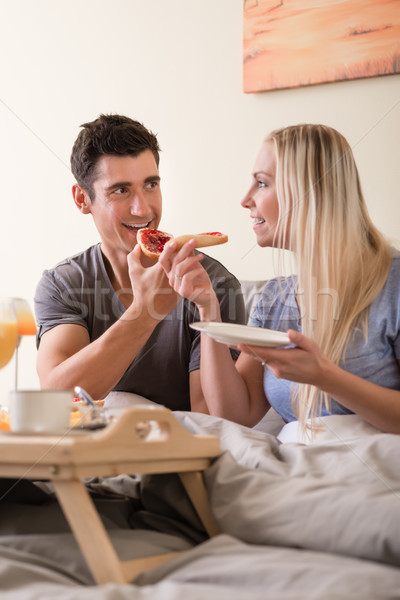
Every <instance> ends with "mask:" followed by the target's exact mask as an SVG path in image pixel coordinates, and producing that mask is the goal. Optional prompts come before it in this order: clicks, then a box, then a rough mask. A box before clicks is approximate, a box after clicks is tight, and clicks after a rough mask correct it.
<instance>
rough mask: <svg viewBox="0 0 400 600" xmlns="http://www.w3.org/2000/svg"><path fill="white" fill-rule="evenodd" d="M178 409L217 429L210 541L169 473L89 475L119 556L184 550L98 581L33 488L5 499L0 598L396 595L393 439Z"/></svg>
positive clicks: (399, 443) (52, 505) (399, 487)
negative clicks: (303, 438) (311, 432)
mask: <svg viewBox="0 0 400 600" xmlns="http://www.w3.org/2000/svg"><path fill="white" fill-rule="evenodd" d="M174 416H175V418H176V419H177V420H178V421H179V422H180V423H181V424H182V425H183V426H184V427H185V429H187V430H188V431H189V432H190V433H194V434H205V435H217V436H218V437H219V439H220V443H221V454H220V455H219V456H218V458H216V459H215V460H214V461H213V462H212V464H211V465H210V467H209V468H208V469H206V471H205V472H204V475H205V483H206V487H207V490H208V495H209V499H210V505H211V509H212V511H213V514H214V518H215V520H216V522H217V524H218V526H219V528H220V531H221V533H220V534H219V535H216V536H215V537H213V538H211V539H210V538H208V536H207V534H206V533H205V531H204V529H203V528H202V526H201V523H200V521H199V519H198V517H197V515H196V513H195V511H194V510H193V507H192V505H191V502H190V501H189V499H188V498H187V497H186V496H185V494H184V492H183V488H182V485H181V483H180V481H179V479H178V477H177V476H176V475H174V474H162V475H146V476H143V477H138V476H134V475H133V476H128V475H119V476H116V477H108V478H105V479H101V478H93V479H91V480H88V481H87V482H86V485H87V487H88V489H90V490H91V493H92V496H93V498H94V499H95V502H96V505H97V507H98V510H99V512H100V514H101V516H102V519H103V522H104V524H105V525H106V527H107V530H108V533H109V535H110V538H111V539H112V542H113V544H114V546H115V548H116V550H117V552H118V555H119V556H120V557H121V559H126V560H128V559H133V558H136V557H138V556H146V555H149V554H160V553H163V552H178V551H185V552H183V553H182V554H180V555H179V556H177V557H176V558H173V559H171V560H169V561H167V562H165V563H163V564H162V565H160V566H158V567H156V568H154V569H151V570H149V571H146V572H144V573H142V574H141V575H139V576H138V577H137V578H136V579H135V580H134V581H133V582H132V583H131V584H126V585H124V584H114V583H108V584H106V585H102V586H96V585H95V584H94V581H93V579H92V576H91V574H90V572H89V570H88V568H87V566H86V563H85V561H84V559H83V557H82V555H81V553H80V550H79V548H78V546H77V544H76V542H75V540H74V537H73V535H72V534H71V532H70V530H69V527H68V525H67V523H66V521H65V519H64V517H63V515H62V512H61V510H60V508H59V506H58V503H57V501H56V500H55V499H54V498H53V497H52V495H51V494H49V492H50V490H47V491H46V500H44V499H43V498H44V496H40V495H39V496H38V494H37V493H34V492H33V491H32V488H31V487H29V486H28V487H27V488H26V489H24V490H22V492H23V493H22V494H20V497H19V498H14V500H13V501H8V502H4V501H3V502H2V503H1V513H0V533H1V536H0V559H1V560H0V586H1V598H2V599H3V598H5V599H6V598H12V599H13V600H15V599H18V598H21V599H24V600H31V599H32V600H33V599H34V598H35V599H36V598H41V599H44V598H55V597H57V598H59V599H60V600H62V599H63V598H68V599H75V598H76V599H77V600H78V599H79V600H80V599H86V598H96V599H100V600H103V599H108V598H113V599H114V598H117V599H118V598H121V599H124V598H138V599H141V598H143V599H144V598H150V597H151V598H152V599H155V600H158V599H163V600H165V599H169V598H171V599H174V600H175V599H177V600H181V599H182V600H183V599H185V600H186V599H187V598H191V599H192V598H214V597H215V598H230V599H233V600H236V599H242V598H243V599H244V598H246V599H248V598H254V599H257V598H274V599H280V598H282V599H283V598H285V599H286V598H395V597H398V594H399V590H400V570H399V565H400V466H399V459H398V457H399V450H400V438H399V436H396V435H389V434H382V433H379V432H378V431H373V430H368V428H367V429H366V430H365V429H364V428H363V427H362V426H360V423H358V429H357V426H356V427H353V426H352V425H351V424H350V425H346V426H343V423H344V422H345V423H347V421H343V419H347V417H342V424H341V425H340V423H339V426H338V423H337V421H336V423H334V424H333V425H331V424H330V422H329V421H327V423H328V428H327V429H328V432H329V433H330V437H327V438H326V439H324V440H322V441H319V442H315V443H312V444H305V443H298V442H280V441H279V439H277V437H275V436H273V435H271V434H269V433H265V432H263V431H258V430H252V429H248V428H246V427H242V426H239V425H236V424H234V423H230V422H228V421H225V420H223V419H218V418H215V417H210V416H208V415H200V414H196V413H183V412H182V413H180V412H177V413H175V414H174ZM351 418H352V417H351V416H350V419H351ZM327 419H328V420H329V419H330V417H328V418H327ZM355 425H357V424H355ZM335 427H336V428H335ZM30 485H32V486H33V484H30ZM45 485H46V484H45V483H43V484H42V486H45ZM39 490H40V491H41V492H43V494H44V493H45V492H44V488H43V489H42V488H40V486H39Z"/></svg>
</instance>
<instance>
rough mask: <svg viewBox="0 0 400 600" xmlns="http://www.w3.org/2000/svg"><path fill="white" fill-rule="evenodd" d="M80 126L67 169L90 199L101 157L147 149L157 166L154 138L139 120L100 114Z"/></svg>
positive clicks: (131, 153) (156, 143)
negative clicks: (69, 166)
mask: <svg viewBox="0 0 400 600" xmlns="http://www.w3.org/2000/svg"><path fill="white" fill-rule="evenodd" d="M81 127H83V129H82V130H81V131H80V133H79V135H78V137H77V138H76V141H75V143H74V146H73V148H72V153H71V170H72V173H73V175H74V177H75V179H76V181H77V183H78V184H79V185H80V186H81V187H82V188H83V189H84V190H85V191H86V192H87V193H88V194H89V197H90V199H91V200H93V199H94V189H93V183H94V181H95V180H96V165H97V162H98V160H99V158H100V157H101V156H104V155H107V154H108V155H110V154H111V155H114V156H138V155H139V154H141V153H142V152H144V151H145V150H150V151H151V152H152V153H153V156H154V158H155V161H156V163H157V166H158V164H159V162H160V155H159V152H160V147H159V145H158V141H157V137H156V136H155V135H154V134H153V133H152V132H151V131H149V130H148V129H146V127H145V126H144V125H143V124H142V123H139V121H134V120H133V119H130V118H129V117H124V116H122V115H100V116H99V117H98V118H97V119H96V120H95V121H92V122H90V123H84V124H83V125H81Z"/></svg>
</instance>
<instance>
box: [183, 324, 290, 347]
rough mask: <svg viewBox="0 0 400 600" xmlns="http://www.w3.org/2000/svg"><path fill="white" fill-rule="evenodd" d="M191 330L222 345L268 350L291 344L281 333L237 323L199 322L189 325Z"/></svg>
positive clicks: (284, 334)
mask: <svg viewBox="0 0 400 600" xmlns="http://www.w3.org/2000/svg"><path fill="white" fill-rule="evenodd" d="M190 327H192V329H197V331H204V333H206V334H207V335H209V336H210V337H211V338H213V339H214V340H216V341H217V342H222V343H223V344H232V345H234V346H236V345H237V344H248V345H250V346H264V347H266V348H267V347H268V348H279V347H280V346H288V345H289V344H290V343H291V342H290V340H289V338H288V336H287V335H286V333H283V332H282V331H274V330H272V329H263V328H262V327H250V326H248V325H239V324H238V323H214V322H213V321H201V322H198V323H191V324H190Z"/></svg>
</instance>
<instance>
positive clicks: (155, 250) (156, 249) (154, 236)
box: [136, 227, 173, 260]
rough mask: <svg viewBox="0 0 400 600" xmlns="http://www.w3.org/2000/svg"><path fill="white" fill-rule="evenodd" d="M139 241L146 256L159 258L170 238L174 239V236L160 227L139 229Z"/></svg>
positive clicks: (154, 258)
mask: <svg viewBox="0 0 400 600" xmlns="http://www.w3.org/2000/svg"><path fill="white" fill-rule="evenodd" d="M136 239H137V242H138V244H139V246H140V248H141V250H142V252H143V254H145V255H146V256H148V257H149V258H152V259H153V260H158V257H159V256H160V254H161V252H162V251H163V250H164V246H165V244H166V243H167V242H169V240H172V239H173V236H172V235H171V234H169V233H165V231H160V230H159V229H149V228H148V227H145V228H144V229H139V231H138V232H137V238H136Z"/></svg>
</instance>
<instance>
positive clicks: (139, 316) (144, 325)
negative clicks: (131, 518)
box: [35, 115, 245, 412]
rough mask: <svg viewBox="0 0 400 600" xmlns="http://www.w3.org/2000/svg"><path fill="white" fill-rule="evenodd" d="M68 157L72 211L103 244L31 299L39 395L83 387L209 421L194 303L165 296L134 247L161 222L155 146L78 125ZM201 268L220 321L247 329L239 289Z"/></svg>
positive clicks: (102, 121) (50, 275)
mask: <svg viewBox="0 0 400 600" xmlns="http://www.w3.org/2000/svg"><path fill="white" fill-rule="evenodd" d="M82 127H83V129H82V130H81V131H80V133H79V135H78V137H77V139H76V142H75V144H74V147H73V150H72V155H71V169H72V173H73V175H74V177H75V179H76V184H75V185H74V186H73V188H72V192H73V197H74V201H75V204H76V206H77V207H78V209H79V210H80V211H81V212H82V213H83V214H91V215H92V218H93V220H94V223H95V226H96V228H97V230H98V232H99V236H100V239H101V243H100V244H97V245H95V246H92V247H91V248H88V249H87V250H85V251H84V252H82V253H80V254H78V255H76V256H73V257H70V258H67V259H66V260H65V261H63V262H61V263H60V264H58V265H57V266H56V267H54V268H53V269H50V270H48V271H45V272H44V273H43V276H42V279H41V280H40V282H39V284H38V287H37V290H36V295H35V311H36V319H37V323H38V335H37V345H38V358H37V369H38V374H39V379H40V383H41V386H42V387H43V388H51V387H54V388H72V387H74V386H75V385H80V386H81V387H83V388H84V389H86V390H87V391H88V392H89V393H90V394H91V395H92V396H93V397H94V398H96V399H100V398H104V397H105V396H106V395H107V394H108V393H109V392H110V391H111V390H116V391H125V392H134V393H136V394H139V395H141V396H144V397H146V398H148V399H150V400H152V401H154V402H157V403H160V404H163V405H165V406H167V407H168V408H170V409H172V410H193V411H197V412H208V411H207V407H206V404H205V401H204V398H203V394H202V390H201V385H200V376H199V367H200V341H199V336H200V334H199V333H198V332H195V331H194V330H192V329H191V328H190V327H189V323H191V322H193V321H196V320H199V317H198V313H197V312H196V309H195V306H194V304H192V303H190V302H188V301H187V300H182V299H181V298H180V297H179V296H178V295H177V294H176V293H175V292H174V291H173V290H172V288H171V287H170V285H169V284H168V280H167V278H166V276H165V274H164V271H163V269H162V267H161V265H159V264H158V263H154V261H151V260H149V259H148V258H147V257H145V256H144V255H143V254H142V253H141V250H140V247H139V246H138V245H137V243H136V234H137V232H138V230H139V229H141V228H143V227H150V228H158V226H159V222H160V219H161V208H162V207H161V205H162V199H161V189H160V176H159V171H158V165H159V150H160V149H159V145H158V141H157V138H156V137H155V135H154V134H152V133H151V132H150V131H148V130H147V129H146V128H145V127H144V126H143V125H142V124H141V123H138V122H137V121H133V120H132V119H129V118H128V117H124V116H119V115H100V116H99V118H98V119H96V120H95V121H93V122H91V123H86V124H84V125H82ZM202 264H203V265H204V267H205V268H206V270H207V272H208V273H209V275H210V278H211V280H212V281H213V285H214V286H215V289H216V290H217V292H218V298H219V301H220V305H221V311H222V318H223V320H224V321H236V322H244V319H245V315H244V305H243V298H242V295H241V292H240V284H239V282H238V281H237V279H236V278H235V277H234V276H233V275H231V274H230V273H229V272H228V271H227V270H226V269H225V268H224V267H223V266H222V265H221V264H220V263H219V262H217V261H216V260H214V259H211V258H210V257H208V256H204V259H203V261H202Z"/></svg>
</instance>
